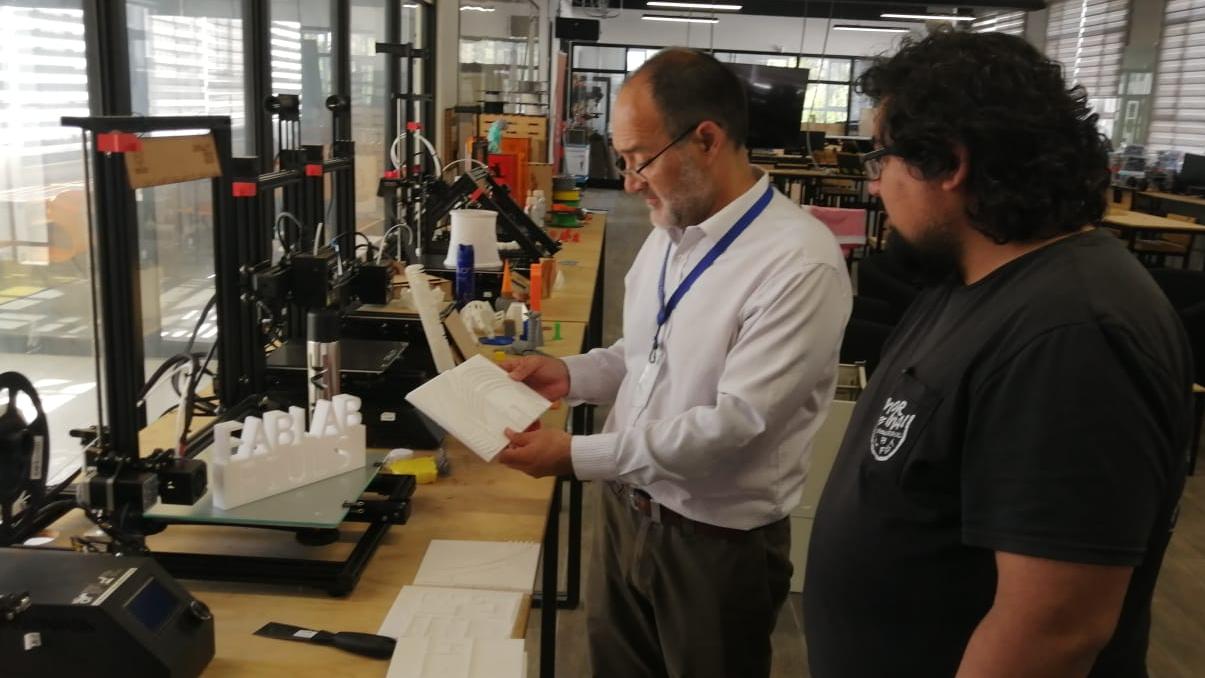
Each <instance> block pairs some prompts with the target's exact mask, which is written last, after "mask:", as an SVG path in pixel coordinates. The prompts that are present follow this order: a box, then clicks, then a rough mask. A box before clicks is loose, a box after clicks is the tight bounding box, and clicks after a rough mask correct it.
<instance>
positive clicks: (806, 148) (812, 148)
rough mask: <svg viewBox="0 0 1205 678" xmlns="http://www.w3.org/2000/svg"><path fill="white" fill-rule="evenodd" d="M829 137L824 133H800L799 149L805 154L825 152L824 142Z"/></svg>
mask: <svg viewBox="0 0 1205 678" xmlns="http://www.w3.org/2000/svg"><path fill="white" fill-rule="evenodd" d="M827 138H828V135H827V134H825V133H824V132H800V133H799V148H800V149H802V150H803V152H804V153H808V152H812V153H815V152H816V151H823V150H824V142H825V141H826V140H827Z"/></svg>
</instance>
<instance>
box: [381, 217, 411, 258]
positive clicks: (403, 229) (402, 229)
mask: <svg viewBox="0 0 1205 678" xmlns="http://www.w3.org/2000/svg"><path fill="white" fill-rule="evenodd" d="M394 231H398V232H399V233H405V234H406V244H407V245H409V244H412V243H413V242H414V231H413V230H411V228H410V226H409V225H407V224H406V221H405V220H404V219H403V220H402V221H401V222H400V223H396V224H394V225H393V226H391V227H390V228H389V230H387V231H385V235H383V236H382V237H381V247H380V249H378V250H377V263H378V264H379V263H381V258H382V257H383V256H384V255H385V244H386V243H388V242H389V235H390V234H391V233H393V232H394ZM404 259H405V257H404V256H402V238H401V236H400V235H399V236H398V239H397V260H398V261H402V260H404Z"/></svg>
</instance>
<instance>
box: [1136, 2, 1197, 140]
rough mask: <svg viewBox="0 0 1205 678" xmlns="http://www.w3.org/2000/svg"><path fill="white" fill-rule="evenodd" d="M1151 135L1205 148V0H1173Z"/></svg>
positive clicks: (1157, 77) (1161, 55)
mask: <svg viewBox="0 0 1205 678" xmlns="http://www.w3.org/2000/svg"><path fill="white" fill-rule="evenodd" d="M1148 141H1149V145H1150V146H1152V147H1153V148H1155V149H1158V150H1166V149H1175V150H1181V151H1187V152H1189V153H1205V0H1168V3H1167V9H1166V14H1165V16H1164V21H1163V38H1162V40H1161V41H1160V44H1159V60H1158V63H1157V65H1156V67H1155V87H1154V100H1153V107H1152V110H1151V127H1150V135H1149V138H1148Z"/></svg>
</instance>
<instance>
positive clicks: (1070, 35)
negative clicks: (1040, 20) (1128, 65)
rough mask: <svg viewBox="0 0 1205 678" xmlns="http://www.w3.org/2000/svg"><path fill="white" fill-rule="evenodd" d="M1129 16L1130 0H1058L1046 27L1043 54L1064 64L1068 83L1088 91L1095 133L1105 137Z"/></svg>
mask: <svg viewBox="0 0 1205 678" xmlns="http://www.w3.org/2000/svg"><path fill="white" fill-rule="evenodd" d="M1128 17H1129V0H1058V1H1057V2H1053V3H1051V5H1050V21H1049V24H1048V25H1047V29H1046V53H1047V54H1049V55H1050V57H1051V58H1052V59H1054V60H1056V61H1058V62H1059V63H1061V64H1062V65H1063V77H1065V78H1066V79H1067V81H1068V82H1070V83H1077V84H1080V85H1083V87H1084V89H1086V90H1087V92H1088V98H1089V102H1090V103H1091V105H1092V108H1093V110H1094V111H1095V112H1096V114H1097V115H1099V116H1100V120H1099V121H1098V126H1099V127H1100V131H1101V132H1102V133H1103V134H1105V135H1106V136H1109V137H1110V138H1111V137H1112V136H1113V121H1114V120H1115V119H1116V117H1117V106H1118V93H1117V89H1118V88H1117V85H1118V82H1119V80H1120V78H1121V55H1122V52H1123V51H1124V48H1125V44H1126V25H1127V19H1128Z"/></svg>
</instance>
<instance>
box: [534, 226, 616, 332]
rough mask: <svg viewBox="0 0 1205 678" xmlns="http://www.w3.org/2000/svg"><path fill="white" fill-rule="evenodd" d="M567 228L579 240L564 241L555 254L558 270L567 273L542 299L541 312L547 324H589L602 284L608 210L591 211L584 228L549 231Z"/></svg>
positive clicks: (555, 232)
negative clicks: (561, 281)
mask: <svg viewBox="0 0 1205 678" xmlns="http://www.w3.org/2000/svg"><path fill="white" fill-rule="evenodd" d="M566 230H567V231H569V233H571V234H576V236H577V237H578V242H566V243H563V244H562V247H561V251H560V252H558V253H557V255H556V261H557V270H559V271H560V272H562V273H563V274H564V277H565V286H564V287H562V288H561V289H559V290H555V291H553V293H552V296H551V297H549V298H548V299H545V300H543V307H542V310H541V312H542V313H543V315H544V324H545V325H546V326H550V325H551V324H552V323H554V322H556V321H562V322H575V323H583V324H588V323H589V322H590V320H591V318H590V316H591V312H592V311H593V310H594V300H595V294H596V292H597V290H598V287H599V286H600V285H601V284H602V276H601V271H602V266H603V260H602V257H603V242H604V240H605V237H606V230H607V213H606V212H592V213H590V218H589V220H588V221H587V222H586V223H585V224H584V225H583V226H582V227H581V228H577V229H556V228H553V229H550V232H551V233H553V234H554V235H560V234H561V233H562V232H563V231H566Z"/></svg>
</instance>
